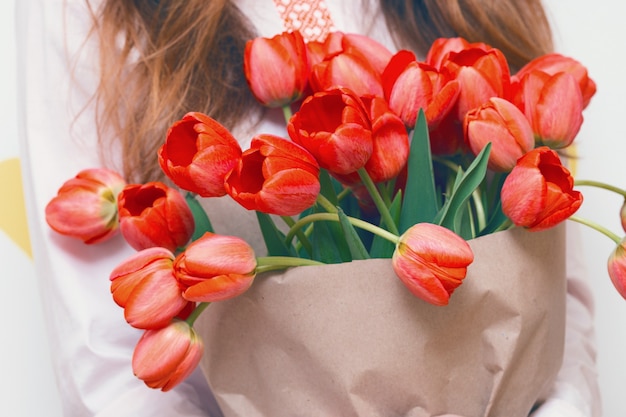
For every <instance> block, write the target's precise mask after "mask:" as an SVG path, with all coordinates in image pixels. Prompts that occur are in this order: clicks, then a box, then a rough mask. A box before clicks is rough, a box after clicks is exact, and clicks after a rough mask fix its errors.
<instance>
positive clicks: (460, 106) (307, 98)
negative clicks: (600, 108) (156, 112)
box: [46, 32, 626, 391]
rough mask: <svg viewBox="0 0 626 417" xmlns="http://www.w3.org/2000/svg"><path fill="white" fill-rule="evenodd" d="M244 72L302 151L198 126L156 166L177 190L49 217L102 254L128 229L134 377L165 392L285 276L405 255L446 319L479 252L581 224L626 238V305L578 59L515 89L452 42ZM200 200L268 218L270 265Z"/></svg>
mask: <svg viewBox="0 0 626 417" xmlns="http://www.w3.org/2000/svg"><path fill="white" fill-rule="evenodd" d="M244 57H245V64H244V71H245V74H246V77H247V79H248V83H249V87H250V89H251V91H252V93H253V94H254V96H255V97H256V98H257V99H258V100H259V101H260V102H261V103H262V104H263V105H264V106H266V107H268V108H269V109H268V110H267V111H275V110H276V111H278V109H280V110H282V112H283V114H284V118H285V126H286V129H285V132H286V134H285V136H284V137H280V136H276V135H272V134H263V133H261V134H259V135H257V136H255V137H254V138H252V140H251V143H250V146H249V148H248V149H246V150H242V149H241V147H240V145H239V142H240V141H239V140H237V139H236V138H235V137H234V136H233V134H232V133H231V132H230V131H229V130H227V129H226V128H225V127H224V126H222V125H221V124H220V123H219V122H218V121H216V120H214V119H212V118H211V117H209V116H207V115H205V114H202V113H199V112H190V113H188V114H186V115H184V117H182V118H181V119H180V120H179V121H177V122H175V123H174V124H173V125H172V126H171V127H170V129H169V131H168V133H167V137H166V138H165V142H164V144H163V145H162V147H161V148H160V150H159V152H158V155H157V156H156V157H158V160H159V163H160V166H161V168H162V170H163V172H164V173H165V175H166V176H167V178H168V180H169V181H171V183H170V185H166V184H165V183H163V182H150V183H146V184H126V183H125V181H124V180H123V179H122V178H121V177H120V176H119V175H118V174H116V173H115V172H112V171H110V170H106V169H88V170H85V171H82V172H81V173H79V174H78V175H77V176H76V177H75V178H73V179H71V180H69V181H68V182H67V183H66V184H64V185H63V186H62V187H61V188H60V190H59V191H58V194H57V196H56V197H54V198H53V199H52V200H51V201H50V203H49V205H48V206H47V209H46V218H47V221H48V223H49V225H50V226H51V227H52V228H53V229H54V230H56V231H57V232H59V233H62V234H66V235H70V236H74V237H77V238H80V239H82V240H83V241H84V242H85V243H88V244H93V243H97V242H101V241H103V240H106V239H108V238H110V237H112V236H113V235H115V234H116V233H117V232H118V231H121V234H122V235H123V237H124V238H125V239H126V240H127V241H128V243H129V244H130V246H132V247H133V248H134V249H135V250H137V253H136V254H135V255H133V256H132V257H131V258H129V259H127V260H126V261H124V262H123V263H121V264H120V265H118V266H117V267H115V268H114V269H113V271H112V272H111V274H110V279H111V293H112V295H113V299H114V301H115V302H116V303H117V304H118V305H119V306H121V307H122V308H123V309H124V317H125V319H126V320H127V322H128V323H129V324H130V325H131V326H133V327H136V328H138V329H142V330H144V331H145V333H144V335H143V337H141V339H140V341H139V342H138V345H137V347H136V350H135V354H134V356H133V370H134V372H135V374H136V375H137V377H139V378H141V379H142V380H144V381H145V383H146V384H147V385H148V386H150V387H153V388H160V389H162V390H163V391H167V390H169V389H171V388H172V387H174V386H175V385H177V384H178V383H180V382H181V381H182V380H183V379H184V378H186V377H187V376H188V375H189V374H190V373H191V372H192V371H193V369H194V368H195V367H196V366H197V365H198V363H199V362H200V360H201V357H202V350H203V342H202V338H201V337H200V336H199V335H198V333H197V332H196V330H195V328H194V322H195V320H196V319H197V318H198V316H199V315H200V313H201V312H202V311H203V310H204V309H205V308H206V306H208V305H209V304H210V303H214V304H218V303H222V302H226V300H235V299H236V298H237V297H238V296H240V295H242V294H245V293H247V292H248V290H249V289H250V288H253V287H254V286H255V285H254V283H255V282H257V281H258V280H259V279H262V278H261V277H260V275H261V274H265V273H267V272H270V271H276V270H285V269H288V268H294V267H303V268H309V266H314V265H326V264H349V263H353V262H357V261H364V260H372V259H375V258H380V259H389V258H390V259H391V262H390V268H391V269H392V270H393V272H394V274H395V276H397V278H399V281H400V282H401V283H402V284H403V286H404V288H405V290H406V291H408V293H410V294H412V295H411V297H413V296H414V297H416V298H417V299H419V300H422V301H423V302H425V303H426V304H428V305H435V306H445V305H448V304H453V302H452V303H451V299H450V297H451V295H452V294H453V292H454V291H455V290H456V289H457V288H458V287H459V286H460V285H461V284H462V283H463V282H464V280H465V278H466V276H467V271H468V268H469V267H470V265H471V264H472V263H473V261H474V258H475V254H474V252H473V250H472V247H471V245H470V244H469V243H468V242H470V243H471V242H472V241H473V240H475V239H477V238H481V237H485V236H487V235H491V234H494V233H496V232H500V231H505V230H508V229H511V228H513V229H527V230H528V231H531V232H532V231H542V230H547V229H551V228H553V227H554V226H556V225H558V224H559V223H561V222H562V221H564V220H566V219H572V220H576V221H579V222H583V223H586V224H589V225H591V226H592V227H596V228H597V229H598V230H600V231H602V232H604V233H606V234H607V235H609V236H610V237H611V238H612V239H614V240H615V241H616V243H617V244H618V245H617V249H616V252H615V254H614V255H613V256H611V258H610V261H609V275H610V277H611V279H612V280H613V283H614V284H615V286H616V288H617V289H618V290H619V291H620V293H621V294H622V295H625V296H626V278H625V276H626V272H625V271H626V263H625V262H624V261H623V259H624V258H625V257H624V255H623V254H624V252H625V251H626V244H624V243H623V242H621V240H620V239H619V238H618V237H617V236H616V235H615V234H613V233H611V232H609V231H607V230H605V229H603V228H601V227H600V226H596V225H594V224H592V223H590V222H587V221H585V220H583V219H579V218H577V217H576V216H575V212H576V211H577V209H578V208H579V207H580V205H581V204H582V200H583V197H582V194H581V193H580V192H579V191H577V190H575V189H574V186H575V184H576V182H575V181H574V178H573V176H572V174H571V173H570V171H569V170H568V169H567V168H566V166H565V165H564V163H563V162H562V159H561V157H562V156H563V155H566V154H567V149H568V147H569V146H570V145H571V144H572V142H573V140H574V138H575V136H576V135H577V133H578V131H579V129H580V126H581V124H582V121H583V116H582V113H583V110H584V108H585V107H586V106H587V105H588V103H589V102H590V99H591V97H592V96H593V95H594V93H595V84H594V82H593V81H592V80H591V79H590V78H589V77H588V75H587V71H586V69H585V68H584V67H583V66H582V65H581V64H580V63H579V62H577V61H576V60H574V59H572V58H568V57H565V56H562V55H559V54H549V55H545V56H541V57H539V58H537V59H535V60H533V61H532V62H530V63H529V64H527V65H526V66H525V67H523V68H521V69H520V70H519V71H517V72H515V73H514V74H513V73H511V70H510V67H509V64H508V62H507V60H506V59H505V57H504V55H503V54H502V52H501V51H499V50H498V49H496V48H493V47H491V46H489V45H486V44H482V43H469V42H467V41H465V40H464V39H461V38H453V39H439V40H437V41H436V42H434V43H433V45H432V47H431V49H430V50H429V52H428V54H427V55H426V57H425V59H424V60H418V59H417V58H416V56H415V55H414V54H413V53H412V52H410V51H407V50H402V51H399V52H397V53H395V54H393V53H392V52H390V51H388V50H387V49H386V48H385V47H383V46H382V45H380V44H378V43H377V42H375V41H373V40H372V39H370V38H368V37H365V36H360V35H353V34H345V33H341V32H335V33H332V34H331V35H330V36H329V37H328V38H327V39H326V40H325V41H323V42H305V41H304V40H303V38H302V36H301V35H300V34H299V33H298V32H285V33H282V34H280V35H277V36H275V37H273V38H257V39H254V40H251V41H250V42H248V44H247V46H246V50H245V55H244ZM239 139H242V138H239ZM172 184H173V185H172ZM579 184H580V185H594V186H601V187H604V188H609V189H612V190H613V191H617V192H621V193H622V194H624V195H626V192H624V191H622V190H619V189H616V188H615V187H610V186H607V185H605V184H598V183H595V182H593V181H579ZM183 190H184V191H185V194H183V193H182V191H183ZM199 197H200V198H228V199H231V200H234V201H235V202H236V203H238V204H239V205H241V206H242V207H244V208H245V209H247V210H251V211H255V212H256V215H257V218H258V224H259V232H260V234H261V235H262V237H263V240H264V242H265V245H266V248H267V254H263V255H264V256H258V254H256V253H255V252H254V251H253V249H252V248H251V246H250V245H249V244H248V243H247V242H246V241H245V240H243V239H242V238H239V237H236V236H224V235H219V234H216V233H214V230H213V227H212V225H211V222H210V213H209V215H208V216H207V214H206V213H205V211H204V210H203V208H202V206H201V205H200V204H199ZM625 217H626V216H625ZM524 233H526V232H524ZM265 255H267V256H265ZM361 278H362V279H367V277H361ZM338 296H340V295H338ZM422 301H420V302H422ZM449 307H450V306H449ZM449 307H446V308H449ZM224 320H226V319H224ZM261 325H262V324H261Z"/></svg>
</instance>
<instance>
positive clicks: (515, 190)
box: [500, 146, 583, 231]
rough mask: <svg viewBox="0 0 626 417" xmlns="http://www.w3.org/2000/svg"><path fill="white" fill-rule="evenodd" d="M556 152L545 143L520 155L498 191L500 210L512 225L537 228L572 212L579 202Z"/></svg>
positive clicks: (580, 199)
mask: <svg viewBox="0 0 626 417" xmlns="http://www.w3.org/2000/svg"><path fill="white" fill-rule="evenodd" d="M573 186H574V178H573V177H572V175H571V174H570V172H569V171H568V170H567V168H565V167H564V166H563V164H562V163H561V160H560V158H559V155H558V154H557V153H556V152H555V151H553V150H551V149H550V148H548V147H546V146H542V147H539V148H535V149H533V150H532V151H530V152H528V153H527V154H526V155H524V156H522V157H521V158H520V159H519V160H518V161H517V165H516V166H515V167H514V168H513V170H512V171H511V173H510V174H509V175H508V176H507V178H506V180H505V181H504V184H503V185H502V190H501V193H500V196H501V200H502V211H503V212H504V214H505V215H506V216H507V217H508V218H509V219H511V221H512V222H513V223H514V224H515V225H516V226H521V227H526V228H528V229H529V230H533V231H535V230H536V231H538V230H543V229H548V228H550V227H553V226H555V225H557V224H559V223H560V222H562V221H563V220H566V219H567V218H569V217H570V216H571V215H572V214H574V213H575V212H576V211H577V210H578V208H579V207H580V206H581V204H582V202H583V196H582V194H581V193H580V192H578V191H576V190H574V189H573Z"/></svg>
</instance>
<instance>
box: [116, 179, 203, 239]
mask: <svg viewBox="0 0 626 417" xmlns="http://www.w3.org/2000/svg"><path fill="white" fill-rule="evenodd" d="M118 208H119V213H120V229H121V231H122V235H123V236H124V238H125V239H126V241H127V242H128V243H129V244H130V246H132V247H133V248H135V249H136V250H142V249H146V248H150V247H153V246H161V247H164V248H167V249H169V250H171V251H175V250H176V249H178V248H182V247H183V246H185V245H186V244H187V242H189V239H190V238H191V236H192V234H193V231H194V227H195V224H194V220H193V214H192V213H191V210H190V209H189V206H188V205H187V202H186V201H185V198H184V197H183V196H182V195H181V194H180V193H179V192H178V191H177V190H176V189H174V188H171V187H168V186H167V185H165V184H163V183H161V182H156V181H155V182H149V183H146V184H131V185H127V186H126V187H125V188H124V190H123V191H122V192H121V193H120V196H119V201H118Z"/></svg>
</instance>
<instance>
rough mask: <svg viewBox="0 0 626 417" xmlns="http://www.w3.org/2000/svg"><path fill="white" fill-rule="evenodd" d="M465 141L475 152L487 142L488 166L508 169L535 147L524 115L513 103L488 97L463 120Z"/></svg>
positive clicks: (501, 169) (496, 168)
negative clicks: (488, 98) (489, 144)
mask: <svg viewBox="0 0 626 417" xmlns="http://www.w3.org/2000/svg"><path fill="white" fill-rule="evenodd" d="M464 132H465V140H466V141H467V143H468V145H469V147H470V149H471V150H472V152H474V154H475V155H478V153H479V152H480V151H481V150H482V149H483V148H484V147H485V146H486V145H487V143H489V142H491V152H490V154H489V168H491V169H492V170H495V171H504V172H508V171H511V170H512V169H513V167H514V166H515V163H516V162H517V160H518V159H519V158H520V157H522V155H524V154H525V153H527V152H529V151H530V150H531V149H533V148H534V146H535V138H534V136H533V131H532V129H531V128H530V124H529V123H528V120H526V116H524V113H522V112H521V111H520V110H519V109H518V108H517V107H516V106H515V105H514V104H513V103H511V102H509V101H507V100H504V99H501V98H499V97H492V98H491V99H490V100H489V101H487V102H486V103H485V104H483V105H482V106H480V107H478V108H476V109H474V110H471V111H470V112H469V113H467V115H466V116H465V121H464Z"/></svg>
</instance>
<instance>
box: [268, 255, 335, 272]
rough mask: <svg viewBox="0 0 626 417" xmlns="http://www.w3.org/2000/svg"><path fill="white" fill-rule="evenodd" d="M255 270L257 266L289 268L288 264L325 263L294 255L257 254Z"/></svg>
mask: <svg viewBox="0 0 626 417" xmlns="http://www.w3.org/2000/svg"><path fill="white" fill-rule="evenodd" d="M256 262H257V270H258V268H259V267H266V266H275V267H280V268H281V269H282V268H289V267H290V266H305V265H325V264H324V263H323V262H319V261H314V260H313V259H307V258H298V257H295V256H259V257H258V258H256Z"/></svg>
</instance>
